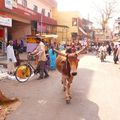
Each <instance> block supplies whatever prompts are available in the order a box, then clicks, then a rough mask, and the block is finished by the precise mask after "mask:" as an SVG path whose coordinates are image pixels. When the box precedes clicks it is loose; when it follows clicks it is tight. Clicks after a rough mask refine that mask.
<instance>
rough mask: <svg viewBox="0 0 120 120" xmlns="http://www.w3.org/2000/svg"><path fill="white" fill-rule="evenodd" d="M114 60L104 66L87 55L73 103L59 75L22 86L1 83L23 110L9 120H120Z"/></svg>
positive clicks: (119, 72)
mask: <svg viewBox="0 0 120 120" xmlns="http://www.w3.org/2000/svg"><path fill="white" fill-rule="evenodd" d="M118 68H119V67H118V65H114V64H113V62H112V58H111V57H108V58H107V61H106V62H104V63H101V62H100V61H99V59H98V58H96V57H95V56H91V55H86V56H84V57H82V58H81V60H80V63H79V68H78V75H77V76H76V77H75V79H74V82H73V84H72V97H73V98H72V101H71V104H69V105H67V104H66V103H65V100H64V94H63V91H62V85H61V81H60V80H59V79H60V74H59V73H58V72H57V71H51V72H50V78H48V79H45V80H36V76H35V77H34V78H33V80H31V81H28V82H27V83H24V84H21V83H18V82H17V81H14V80H2V81H0V88H1V89H2V90H3V91H4V93H6V95H7V96H9V97H14V96H16V97H18V98H19V99H20V100H21V101H22V104H21V106H20V107H19V108H18V109H17V110H16V111H14V112H13V113H12V114H10V115H9V116H8V117H7V120H120V87H119V86H120V69H118Z"/></svg>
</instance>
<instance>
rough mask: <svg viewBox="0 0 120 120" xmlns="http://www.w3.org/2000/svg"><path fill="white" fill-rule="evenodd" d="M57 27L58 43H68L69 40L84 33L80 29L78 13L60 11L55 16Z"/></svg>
mask: <svg viewBox="0 0 120 120" xmlns="http://www.w3.org/2000/svg"><path fill="white" fill-rule="evenodd" d="M57 23H58V26H60V25H61V26H62V27H61V28H60V27H58V29H57V33H58V36H59V40H60V41H64V42H66V41H68V40H70V39H71V38H72V39H76V37H77V36H78V35H81V34H85V35H86V32H85V31H84V30H83V29H82V27H81V24H80V23H81V19H80V13H79V12H77V11H75V12H74V11H72V12H71V11H69V12H68V11H66V12H65V11H62V12H58V15H57Z"/></svg>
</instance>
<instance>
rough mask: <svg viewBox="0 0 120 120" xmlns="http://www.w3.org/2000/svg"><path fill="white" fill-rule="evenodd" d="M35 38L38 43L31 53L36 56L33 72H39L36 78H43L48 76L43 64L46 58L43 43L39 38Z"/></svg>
mask: <svg viewBox="0 0 120 120" xmlns="http://www.w3.org/2000/svg"><path fill="white" fill-rule="evenodd" d="M36 39H37V40H38V41H39V44H38V46H37V47H36V49H35V50H34V51H33V52H32V53H31V54H33V55H34V56H38V64H37V67H36V70H35V71H34V72H35V73H39V74H40V76H39V78H38V79H43V78H46V77H48V76H49V75H48V72H47V70H46V66H45V64H46V60H47V58H46V54H45V45H44V43H43V42H42V40H41V39H40V38H36ZM44 73H45V76H44Z"/></svg>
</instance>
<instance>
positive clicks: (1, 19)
mask: <svg viewBox="0 0 120 120" xmlns="http://www.w3.org/2000/svg"><path fill="white" fill-rule="evenodd" d="M0 25H3V26H8V27H12V19H11V18H4V17H1V16H0Z"/></svg>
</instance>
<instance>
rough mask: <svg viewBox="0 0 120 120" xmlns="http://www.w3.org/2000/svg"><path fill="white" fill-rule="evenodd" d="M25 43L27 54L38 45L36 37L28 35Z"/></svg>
mask: <svg viewBox="0 0 120 120" xmlns="http://www.w3.org/2000/svg"><path fill="white" fill-rule="evenodd" d="M26 42H27V52H32V51H33V50H34V49H35V48H36V47H37V45H38V40H36V36H32V35H28V36H27V38H26Z"/></svg>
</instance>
